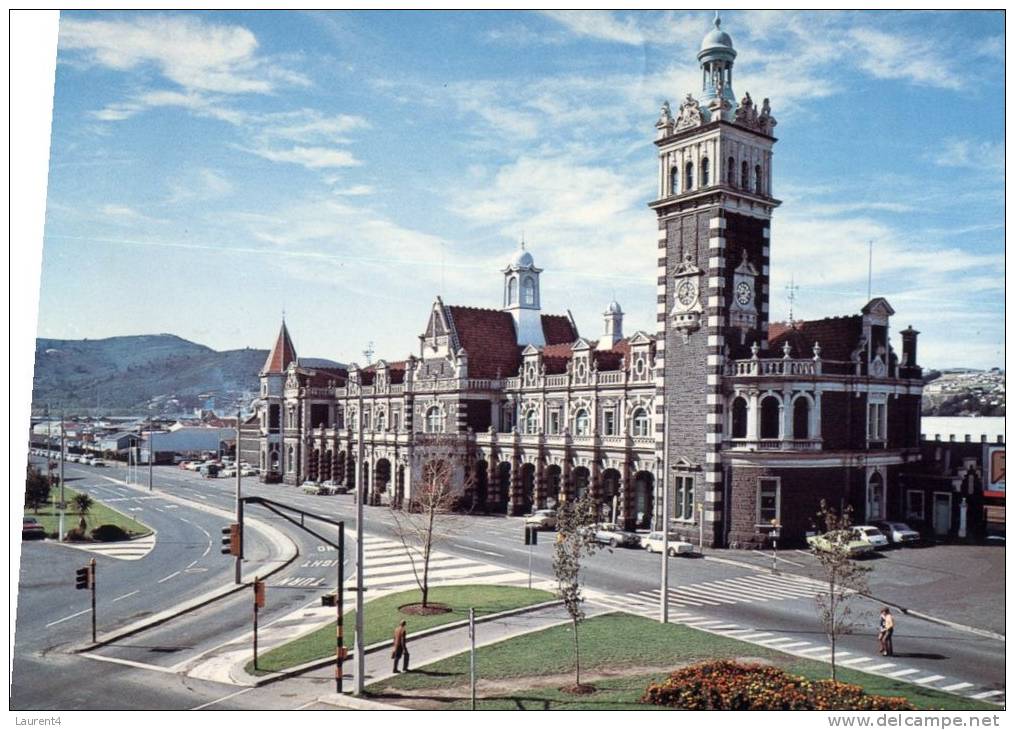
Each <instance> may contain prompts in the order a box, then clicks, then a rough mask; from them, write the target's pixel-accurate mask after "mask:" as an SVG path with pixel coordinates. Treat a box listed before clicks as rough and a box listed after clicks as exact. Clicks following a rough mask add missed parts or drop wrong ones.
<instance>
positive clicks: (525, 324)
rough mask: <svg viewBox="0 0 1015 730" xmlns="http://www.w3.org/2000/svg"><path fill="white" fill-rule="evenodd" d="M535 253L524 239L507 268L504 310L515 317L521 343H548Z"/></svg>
mask: <svg viewBox="0 0 1015 730" xmlns="http://www.w3.org/2000/svg"><path fill="white" fill-rule="evenodd" d="M542 271H543V270H542V269H539V268H536V264H535V261H534V260H533V258H532V254H531V253H529V252H528V251H526V250H525V241H524V240H523V241H522V242H521V245H520V246H519V248H518V250H517V251H516V252H515V254H514V256H512V257H511V261H510V262H508V265H507V267H506V268H505V269H504V311H505V312H509V313H510V314H511V316H512V317H513V318H514V320H515V332H516V333H517V335H518V344H519V345H535V346H536V347H542V346H543V345H545V344H546V339H545V336H544V335H543V322H542V318H541V313H540V306H541V305H540V303H539V275H540V274H541V273H542Z"/></svg>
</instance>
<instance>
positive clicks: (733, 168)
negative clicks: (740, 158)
mask: <svg viewBox="0 0 1015 730" xmlns="http://www.w3.org/2000/svg"><path fill="white" fill-rule="evenodd" d="M726 184H727V185H730V186H732V185H736V184H737V161H736V160H735V159H733V158H732V157H731V158H729V159H728V160H726Z"/></svg>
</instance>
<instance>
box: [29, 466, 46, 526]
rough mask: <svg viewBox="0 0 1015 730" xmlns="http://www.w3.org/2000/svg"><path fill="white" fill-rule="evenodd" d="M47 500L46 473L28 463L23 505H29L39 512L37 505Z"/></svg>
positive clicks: (36, 512) (39, 505)
mask: <svg viewBox="0 0 1015 730" xmlns="http://www.w3.org/2000/svg"><path fill="white" fill-rule="evenodd" d="M48 501H49V480H48V479H47V478H46V475H45V474H43V473H42V472H41V471H39V470H38V469H36V468H35V467H34V466H32V465H31V464H29V465H28V477H27V478H26V479H25V506H26V507H31V508H32V510H33V511H34V512H35V514H39V507H41V506H42V505H44V504H46V502H48Z"/></svg>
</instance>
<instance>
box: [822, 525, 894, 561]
mask: <svg viewBox="0 0 1015 730" xmlns="http://www.w3.org/2000/svg"><path fill="white" fill-rule="evenodd" d="M871 529H874V528H871ZM875 532H877V530H875ZM829 535H831V533H825V534H824V535H808V536H807V544H808V545H810V546H811V547H812V548H813V549H815V550H818V551H821V552H831V551H832V550H833V546H834V545H836V544H837V543H838V538H836V537H829ZM878 535H881V533H880V532H879V533H878ZM881 539H882V540H884V539H885V538H884V535H881ZM845 549H846V552H847V553H848V554H849V557H851V558H856V557H860V556H861V555H869V554H871V553H873V552H874V544H873V543H872V542H871V541H870V540H869V539H867V537H866V536H865V535H862V534H861V533H860V532H859V531H858V529H857V528H855V527H854V528H852V529H850V531H849V536H848V537H847V540H846V544H845Z"/></svg>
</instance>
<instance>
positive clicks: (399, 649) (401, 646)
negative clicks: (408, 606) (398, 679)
mask: <svg viewBox="0 0 1015 730" xmlns="http://www.w3.org/2000/svg"><path fill="white" fill-rule="evenodd" d="M407 633H408V632H407V631H406V628H405V620H404V619H403V620H402V621H401V622H400V623H399V624H398V626H396V627H395V639H394V644H393V645H392V647H391V658H392V659H394V660H395V665H394V668H393V669H392V670H391V671H392V672H394V673H395V674H398V660H399V659H401V660H402V671H403V672H408V671H409V645H408V635H407Z"/></svg>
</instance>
